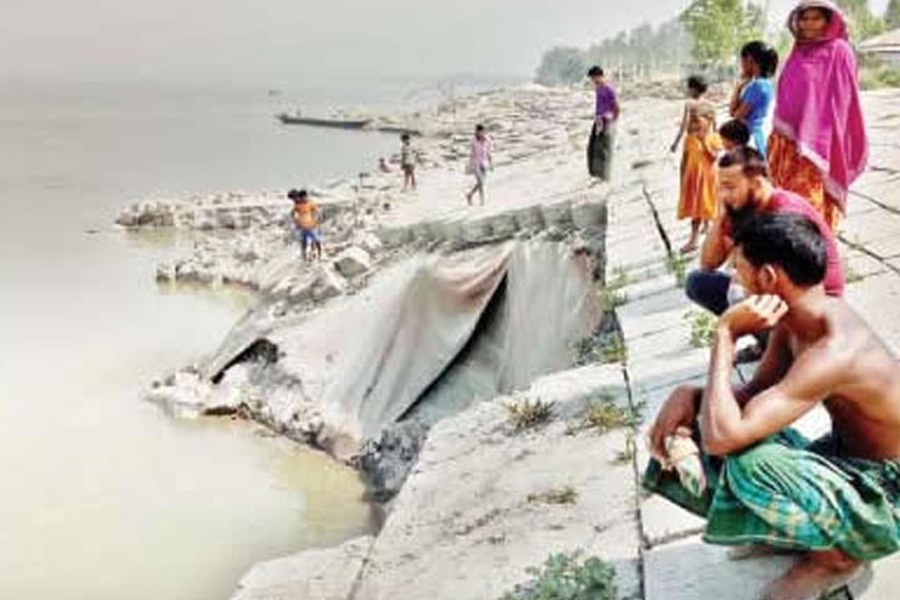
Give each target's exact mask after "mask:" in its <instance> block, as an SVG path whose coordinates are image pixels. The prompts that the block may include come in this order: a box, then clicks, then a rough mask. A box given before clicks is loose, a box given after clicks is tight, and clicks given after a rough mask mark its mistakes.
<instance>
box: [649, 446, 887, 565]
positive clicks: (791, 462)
mask: <svg viewBox="0 0 900 600" xmlns="http://www.w3.org/2000/svg"><path fill="white" fill-rule="evenodd" d="M701 459H702V461H703V466H704V470H705V471H706V475H707V481H709V482H710V483H709V487H708V489H707V490H706V491H705V492H703V494H702V495H700V496H697V495H694V494H692V493H690V492H689V491H688V490H687V489H686V488H684V487H683V486H682V485H681V483H680V481H679V479H678V476H677V474H675V473H674V472H672V471H664V470H663V469H662V467H661V466H660V464H659V463H658V462H657V461H655V460H651V461H650V464H649V466H648V467H647V471H646V472H645V474H644V487H645V488H647V489H648V490H650V491H652V492H655V493H657V494H660V495H661V496H663V497H665V498H667V499H669V500H671V501H672V502H675V503H676V504H678V505H679V506H681V507H683V508H685V509H687V510H689V511H691V512H693V513H694V514H697V515H699V516H701V517H705V518H706V519H707V526H706V532H705V534H704V539H705V540H706V541H707V542H710V543H713V544H725V545H738V544H748V543H758V544H766V545H769V546H775V547H780V548H790V549H796V550H808V551H820V550H832V549H835V548H837V549H840V550H842V551H844V552H845V553H846V554H848V555H850V556H851V557H853V558H855V559H857V560H865V561H868V560H874V559H877V558H881V557H883V556H886V555H888V554H891V553H893V552H895V551H897V550H898V549H900V459H896V460H885V461H874V460H863V459H858V458H849V457H846V456H841V453H840V452H839V450H838V449H837V444H835V443H834V441H833V439H832V438H831V436H826V437H824V438H822V439H820V440H817V441H815V442H812V443H811V442H810V441H809V440H807V439H806V438H805V437H803V435H801V434H800V433H799V432H797V431H795V430H793V429H786V430H784V431H782V432H780V433H778V434H776V435H773V436H772V437H770V438H767V439H766V440H764V441H762V442H760V443H758V444H756V445H755V446H751V447H750V448H748V449H746V450H744V451H742V452H740V453H736V454H733V455H730V456H726V457H724V458H722V459H718V458H715V457H711V456H706V455H701Z"/></svg>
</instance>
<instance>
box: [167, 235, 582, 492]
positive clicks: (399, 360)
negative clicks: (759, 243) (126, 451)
mask: <svg viewBox="0 0 900 600" xmlns="http://www.w3.org/2000/svg"><path fill="white" fill-rule="evenodd" d="M595 260H597V257H592V256H590V255H589V254H588V253H587V252H585V251H584V250H583V248H581V247H580V246H575V247H573V246H572V245H571V244H570V243H556V242H547V241H534V240H530V241H509V242H505V243H501V244H493V245H486V246H482V247H478V248H473V249H469V250H465V251H460V252H452V253H449V254H446V255H442V254H418V255H415V256H413V257H411V258H408V259H405V260H402V261H400V262H398V263H397V264H395V265H393V266H392V267H389V268H387V269H385V270H384V271H383V272H381V273H379V274H377V275H376V276H374V277H373V278H372V281H371V282H370V284H369V286H368V287H366V288H365V289H363V290H361V291H360V292H359V293H357V294H355V295H352V296H347V297H343V298H339V299H337V300H336V301H334V302H332V303H330V304H327V305H325V306H324V307H321V308H319V309H316V310H313V311H311V312H307V313H302V314H300V315H290V316H287V317H284V318H276V317H273V316H272V314H271V312H270V311H269V310H267V306H266V305H265V303H264V304H263V306H261V307H259V308H258V309H257V310H256V311H254V312H253V313H251V314H249V315H248V316H247V317H245V318H244V319H243V321H242V322H241V323H239V324H238V325H237V326H236V327H235V329H234V330H233V331H232V333H231V334H230V335H229V337H228V338H227V339H226V340H225V342H224V343H223V345H222V347H221V349H220V350H219V351H218V352H217V353H215V354H214V355H213V356H212V357H211V358H210V360H209V361H207V363H206V364H204V365H201V368H200V369H199V374H194V375H192V376H191V377H188V376H187V375H184V374H182V376H181V377H182V381H181V382H179V381H177V379H178V378H177V377H176V381H173V382H172V385H169V386H161V387H160V388H157V390H156V391H155V392H154V394H155V398H156V399H157V400H160V401H161V402H163V403H164V404H167V405H169V406H170V407H172V408H173V409H175V411H176V412H178V411H183V410H188V411H192V412H205V413H213V414H223V413H227V412H233V411H243V412H245V413H247V414H249V415H251V416H252V417H254V418H256V419H258V420H260V421H262V422H264V423H266V424H268V425H270V426H271V427H273V428H274V429H276V430H278V431H280V432H282V433H284V434H286V435H289V436H290V437H293V438H295V439H299V440H302V441H303V442H305V443H308V444H312V445H314V446H317V447H320V448H324V449H326V450H328V451H329V452H331V453H332V454H334V455H335V456H337V457H339V458H341V459H343V460H350V459H352V458H354V457H358V456H359V455H360V454H362V453H363V449H364V446H365V445H366V442H367V441H373V440H379V439H380V438H381V437H382V435H383V434H384V432H385V430H389V431H396V430H394V429H392V428H394V427H395V426H396V425H397V424H398V423H402V424H403V426H404V427H407V426H408V424H409V423H415V424H416V429H415V430H416V432H417V434H416V435H417V437H418V438H421V435H422V433H424V431H425V430H426V429H427V427H429V426H431V425H432V424H434V423H435V422H437V421H438V420H440V419H441V418H444V417H446V416H448V415H452V414H455V413H457V412H460V411H462V410H464V409H466V408H468V407H470V406H472V405H473V404H475V403H478V402H480V401H485V400H489V399H491V398H494V397H496V396H498V395H500V394H504V393H509V392H512V391H513V390H516V389H523V388H526V387H527V386H528V385H529V384H530V383H531V381H533V380H534V379H535V378H537V377H539V376H541V375H544V374H546V373H549V372H553V371H556V370H560V369H564V368H567V367H568V366H570V365H571V364H572V345H573V343H574V342H575V341H576V340H577V339H579V338H581V337H584V336H586V335H588V334H589V333H590V332H591V331H592V330H594V329H595V327H596V326H597V324H598V320H599V315H598V313H597V309H596V303H595V301H594V290H595V282H594V280H593V278H592V273H593V272H595V271H596V268H595V265H594V261H595ZM186 381H187V382H189V383H190V384H191V385H185V383H186ZM185 392H189V393H185ZM414 458H415V457H414V456H412V457H407V459H406V460H405V461H403V462H404V463H406V464H407V466H408V465H409V464H411V462H412V459H414ZM368 464H369V465H370V466H371V465H372V463H371V461H370V462H369V463H368ZM394 487H395V488H396V485H395V486H394ZM392 491H396V489H394V490H392Z"/></svg>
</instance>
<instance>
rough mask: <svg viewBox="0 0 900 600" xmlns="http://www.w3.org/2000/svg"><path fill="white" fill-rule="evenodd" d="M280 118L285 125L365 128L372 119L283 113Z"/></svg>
mask: <svg viewBox="0 0 900 600" xmlns="http://www.w3.org/2000/svg"><path fill="white" fill-rule="evenodd" d="M277 116H278V120H279V121H281V122H282V123H284V124H285V125H310V126H313V127H332V128H335V129H363V128H364V127H366V126H367V125H369V124H370V123H371V122H372V120H371V119H323V118H318V117H303V116H299V115H289V114H288V113H281V114H280V115H277Z"/></svg>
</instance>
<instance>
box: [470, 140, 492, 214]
mask: <svg viewBox="0 0 900 600" xmlns="http://www.w3.org/2000/svg"><path fill="white" fill-rule="evenodd" d="M492 153H493V144H492V142H491V138H489V137H488V135H487V133H486V132H485V129H484V125H481V124H479V125H476V126H475V139H473V140H472V151H471V153H470V154H469V165H468V168H467V169H466V171H467V172H469V173H471V174H472V175H474V176H475V185H474V186H472V189H471V190H469V193H468V194H466V202H468V203H469V206H471V205H472V196H474V195H475V192H478V197H479V199H480V200H481V205H482V206H484V181H485V179H487V172H488V169H490V170H491V171H493V170H494V157H493V154H492Z"/></svg>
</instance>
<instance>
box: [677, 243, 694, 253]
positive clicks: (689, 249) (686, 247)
mask: <svg viewBox="0 0 900 600" xmlns="http://www.w3.org/2000/svg"><path fill="white" fill-rule="evenodd" d="M696 251H697V242H688V243H687V244H685V245H684V246H682V247H681V250H679V252H681V253H682V254H690V253H691V252H696Z"/></svg>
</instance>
